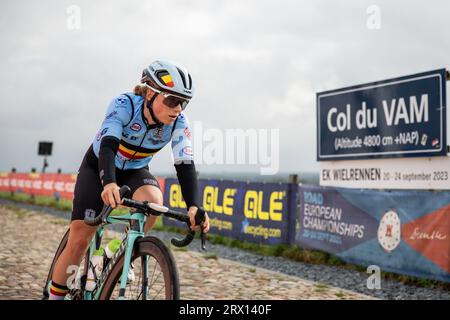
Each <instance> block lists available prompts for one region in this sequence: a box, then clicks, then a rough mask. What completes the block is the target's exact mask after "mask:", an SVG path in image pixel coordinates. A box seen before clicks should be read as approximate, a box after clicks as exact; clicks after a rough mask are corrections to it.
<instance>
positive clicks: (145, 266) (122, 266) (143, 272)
mask: <svg viewBox="0 0 450 320" xmlns="http://www.w3.org/2000/svg"><path fill="white" fill-rule="evenodd" d="M119 192H120V197H121V199H122V200H123V201H122V205H123V206H126V207H129V208H134V209H136V210H135V211H133V210H130V212H129V213H127V214H124V215H114V216H111V212H112V211H113V208H112V207H111V206H106V205H105V206H104V207H103V210H102V212H101V213H100V215H99V216H97V217H96V218H94V217H88V216H86V217H85V219H84V222H85V223H86V224H88V225H90V226H99V227H98V229H97V231H96V233H95V236H94V237H93V239H92V241H91V243H90V245H89V249H88V250H87V252H86V254H85V257H84V263H83V261H82V263H81V265H82V266H83V270H82V272H80V270H78V272H77V279H78V280H77V281H75V284H74V285H72V286H71V287H69V289H70V290H69V293H68V294H67V296H66V299H68V300H109V299H114V298H117V299H119V300H123V299H125V298H127V299H130V298H131V299H136V300H140V299H142V300H148V299H149V298H152V297H154V298H158V299H159V297H160V294H162V296H163V298H164V299H167V300H172V299H173V300H177V299H179V298H180V286H179V279H178V271H177V266H176V262H175V259H174V257H173V255H172V252H171V251H170V249H169V248H168V247H167V246H166V245H165V244H164V242H162V241H161V240H160V239H159V238H156V237H154V236H145V235H144V225H145V222H146V220H147V217H148V216H149V215H155V216H159V215H164V216H166V217H169V218H173V219H176V220H179V221H182V222H185V223H186V224H187V228H188V230H189V231H188V233H187V235H186V237H185V238H184V239H177V238H173V239H171V243H172V244H173V245H174V246H176V247H184V246H187V245H189V244H190V243H191V242H192V240H193V239H194V237H195V231H194V230H191V229H190V220H189V217H188V215H187V214H185V213H182V212H178V211H174V210H170V209H169V208H167V207H164V206H161V205H157V204H154V203H149V202H147V201H136V200H132V199H128V198H126V196H127V195H128V194H129V193H130V188H129V187H128V186H122V187H121V188H120V191H119ZM204 217H205V211H204V210H202V209H200V208H199V210H198V213H197V215H196V225H201V224H202V223H203V221H204ZM117 223H121V224H125V225H129V228H128V231H127V232H126V235H125V238H124V239H123V240H122V243H121V245H120V247H119V249H118V250H117V252H115V254H114V256H112V257H111V259H109V261H104V263H103V269H102V271H101V273H100V275H99V276H97V275H96V272H95V270H94V272H93V274H94V275H95V281H96V286H95V289H94V290H93V291H88V290H86V280H87V275H88V270H89V268H93V267H94V266H93V265H92V264H91V257H92V255H93V253H94V252H95V251H96V250H98V249H99V248H100V246H101V240H102V237H103V231H104V226H105V225H107V224H117ZM202 229H203V228H201V245H202V249H203V250H206V248H205V241H206V235H205V233H204V232H203V230H202ZM69 232H70V229H69V230H67V231H66V233H65V235H64V236H63V239H62V240H61V242H60V244H59V246H58V249H57V250H56V253H55V256H54V258H53V262H52V264H51V266H50V270H49V273H48V276H47V280H46V282H45V285H44V288H43V299H48V296H49V293H48V292H49V287H50V284H51V279H52V275H53V270H54V267H55V263H56V261H57V260H58V257H59V256H60V254H61V252H62V251H63V250H64V248H65V246H66V243H67V239H68V237H69ZM153 260H154V263H152V262H153ZM132 264H133V265H134V268H133V270H134V271H135V272H136V271H139V272H140V275H139V276H136V277H135V279H138V283H136V280H135V281H129V279H128V272H129V269H130V266H131V265H132ZM152 265H154V267H152ZM150 267H152V268H153V270H152V271H153V272H152V275H151V278H150V277H149V271H151V270H150ZM155 274H156V276H155ZM161 274H162V278H159V276H160V275H161ZM149 278H150V279H149ZM149 280H150V282H149ZM159 287H161V288H159ZM158 289H159V290H158ZM163 289H164V291H163ZM161 291H163V292H162V293H161ZM127 293H128V296H126V294H127ZM130 293H131V294H130ZM133 293H136V296H132V294H133Z"/></svg>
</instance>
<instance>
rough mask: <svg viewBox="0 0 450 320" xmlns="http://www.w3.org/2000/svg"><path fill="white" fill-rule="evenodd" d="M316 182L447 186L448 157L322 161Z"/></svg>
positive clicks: (449, 182)
mask: <svg viewBox="0 0 450 320" xmlns="http://www.w3.org/2000/svg"><path fill="white" fill-rule="evenodd" d="M320 185H321V186H333V187H344V188H364V189H432V190H450V157H432V158H398V159H396V158H394V159H374V160H355V161H322V162H320Z"/></svg>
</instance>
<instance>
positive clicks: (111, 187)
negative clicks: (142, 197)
mask: <svg viewBox="0 0 450 320" xmlns="http://www.w3.org/2000/svg"><path fill="white" fill-rule="evenodd" d="M119 189H120V188H119V186H118V185H117V184H116V183H115V182H111V183H108V184H107V185H106V186H104V187H103V191H102V194H101V197H102V200H103V202H104V203H105V204H106V205H110V206H111V207H113V208H114V209H115V208H116V207H117V205H119V204H121V203H122V199H120V193H119Z"/></svg>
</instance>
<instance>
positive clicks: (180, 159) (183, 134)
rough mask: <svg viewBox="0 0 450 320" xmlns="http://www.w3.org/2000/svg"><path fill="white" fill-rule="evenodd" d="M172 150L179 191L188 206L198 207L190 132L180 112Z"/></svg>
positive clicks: (185, 119) (184, 117)
mask: <svg viewBox="0 0 450 320" xmlns="http://www.w3.org/2000/svg"><path fill="white" fill-rule="evenodd" d="M172 152H173V157H174V161H175V170H176V171H177V177H178V182H179V183H180V186H181V193H182V194H183V198H184V201H185V202H186V205H187V207H188V208H190V207H193V206H195V207H197V208H198V207H199V206H200V200H199V190H198V178H197V172H196V170H195V164H194V154H193V151H192V142H191V132H190V129H189V123H188V120H187V118H186V115H184V114H181V115H180V116H179V117H178V119H177V122H176V124H175V129H174V131H173V133H172Z"/></svg>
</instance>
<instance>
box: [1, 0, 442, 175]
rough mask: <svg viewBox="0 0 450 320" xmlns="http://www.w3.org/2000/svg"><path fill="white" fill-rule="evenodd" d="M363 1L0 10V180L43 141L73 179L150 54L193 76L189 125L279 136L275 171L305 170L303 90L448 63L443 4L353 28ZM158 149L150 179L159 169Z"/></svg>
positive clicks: (404, 6)
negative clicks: (74, 11)
mask: <svg viewBox="0 0 450 320" xmlns="http://www.w3.org/2000/svg"><path fill="white" fill-rule="evenodd" d="M372 4H374V3H372V2H371V1H356V0H353V1H346V2H345V4H344V5H343V4H342V3H336V2H331V1H294V0H285V1H269V0H262V1H254V0H251V1H236V0H234V1H207V0H193V1H189V2H187V1H182V0H169V1H123V0H122V1H114V2H111V1H105V0H99V1H87V0H85V1H56V0H53V1H45V2H35V1H31V0H28V1H22V2H20V5H19V4H18V3H17V2H15V1H11V0H9V1H2V4H1V5H0V6H1V10H0V27H1V28H0V33H1V37H2V50H1V51H0V71H1V74H2V77H1V78H0V82H1V83H0V84H1V85H0V93H1V99H2V103H1V104H0V110H1V113H2V117H1V118H0V128H1V138H0V139H1V140H0V141H1V142H0V143H1V145H2V147H3V149H4V150H8V152H5V153H4V154H3V155H2V157H0V170H9V169H10V168H11V167H12V166H16V167H18V169H19V170H29V168H31V167H32V166H39V165H40V163H41V160H42V159H40V158H39V157H38V156H37V155H36V150H37V142H38V141H39V140H41V139H45V140H51V141H54V143H55V146H54V155H53V156H52V158H51V159H50V160H49V162H50V165H51V167H50V168H49V169H50V170H56V168H58V167H62V168H63V169H64V170H65V171H72V172H75V171H76V170H77V169H78V166H79V163H80V161H81V158H82V156H83V153H84V152H85V150H86V149H87V147H88V146H89V143H90V141H91V140H92V139H93V137H94V136H95V133H96V131H97V130H98V128H99V127H100V123H101V121H102V119H103V117H104V113H105V110H106V107H107V105H108V103H109V101H111V100H112V99H113V98H114V97H115V96H116V95H118V94H120V93H122V92H125V91H130V90H131V88H132V87H133V86H134V85H135V84H136V83H137V82H138V79H139V75H140V72H141V70H142V68H143V67H144V66H145V65H147V64H149V63H150V62H151V61H152V60H153V59H156V58H159V57H164V58H168V59H172V60H176V61H180V62H182V63H183V64H185V65H186V66H187V67H188V68H189V69H190V71H191V72H192V74H193V75H194V81H195V84H196V96H195V98H194V99H193V101H192V103H191V104H190V106H189V109H188V114H189V117H190V119H191V120H202V121H203V123H204V127H205V128H217V129H219V130H222V131H225V130H226V129H233V128H266V129H270V128H279V129H280V139H281V141H280V159H281V160H280V161H281V162H280V163H281V165H282V167H283V170H284V171H289V170H292V171H296V172H297V171H302V170H309V169H310V168H317V167H318V165H317V163H316V161H315V145H316V141H315V136H316V132H315V130H316V126H315V117H316V115H315V95H316V92H319V91H324V90H330V89H335V88H339V87H344V86H349V85H354V84H359V83H365V82H370V81H376V80H381V79H385V78H390V77H395V76H400V75H405V74H411V73H415V72H421V71H426V70H429V69H434V68H438V67H445V66H447V65H448V52H449V51H450V50H449V49H450V42H449V41H450V40H449V39H450V29H449V28H447V15H446V13H447V12H449V9H450V4H449V3H448V2H446V1H433V5H431V4H428V3H427V4H426V5H425V4H423V2H420V1H406V0H402V1H395V2H394V1H387V0H384V1H377V3H376V5H378V6H379V7H380V9H381V19H382V20H381V29H380V30H369V29H368V28H367V26H366V22H367V18H368V15H367V13H366V9H367V7H368V6H369V5H372ZM69 5H78V6H79V8H80V10H81V28H80V29H79V30H70V29H68V28H67V19H68V13H67V11H66V10H67V7H68V6H69ZM424 6H426V10H425V8H424ZM194 134H195V132H194ZM169 151H170V150H164V151H163V153H162V154H161V155H158V157H157V158H156V159H155V160H154V161H153V162H152V165H151V168H152V170H154V171H155V172H163V171H164V172H167V171H169V170H172V165H171V164H170V163H169V161H167V160H168V159H169V156H168V155H169V153H170V152H169ZM236 169H237V168H236V167H233V166H221V167H218V166H203V167H200V168H199V170H200V171H208V170H209V171H214V170H216V171H217V170H221V171H227V170H229V171H231V170H236Z"/></svg>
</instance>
